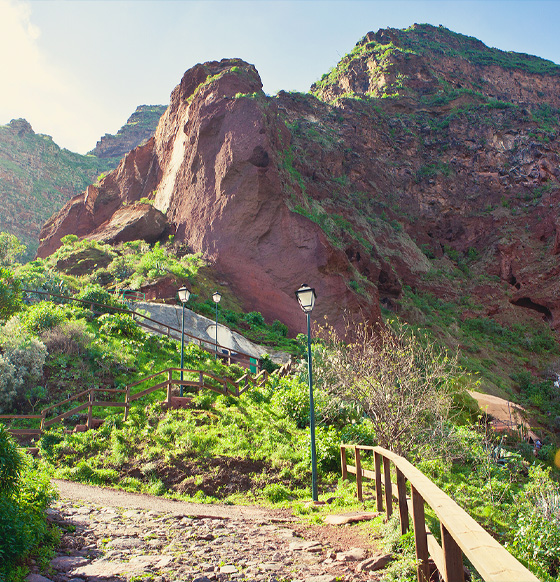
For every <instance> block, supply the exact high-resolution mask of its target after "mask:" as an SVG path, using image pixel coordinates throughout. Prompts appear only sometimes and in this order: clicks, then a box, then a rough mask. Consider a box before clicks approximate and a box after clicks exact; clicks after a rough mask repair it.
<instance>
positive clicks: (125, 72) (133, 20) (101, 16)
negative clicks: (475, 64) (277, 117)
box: [0, 0, 560, 154]
mask: <svg viewBox="0 0 560 582" xmlns="http://www.w3.org/2000/svg"><path fill="white" fill-rule="evenodd" d="M415 22H417V23H430V24H434V25H439V24H443V25H444V26H446V27H447V28H449V29H451V30H453V31H454V32H459V33H462V34H466V35H469V36H474V37H476V38H478V39H480V40H482V41H483V42H484V43H485V44H487V45H488V46H491V47H496V48H499V49H502V50H508V51H516V52H523V53H529V54H533V55H537V56H539V57H543V58H546V59H549V60H551V61H554V62H555V63H559V64H560V35H559V34H558V22H560V0H534V1H531V0H500V1H494V0H465V1H462V0H454V1H447V0H430V1H423V0H402V1H401V0H379V1H378V0H361V1H354V0H345V1H342V2H341V1H338V0H332V1H324V0H292V1H288V0H286V1H284V0H277V1H276V0H272V1H270V0H245V1H237V0H221V1H217V0H216V1H213V0H209V1H197V0H126V1H125V0H31V1H23V0H0V79H1V85H0V88H1V91H0V125H4V124H6V123H9V121H10V120H11V119H14V118H20V117H23V118H25V119H27V120H28V121H29V122H30V123H31V125H32V126H33V129H34V130H35V131H36V132H37V133H43V134H47V135H50V136H52V138H53V139H54V141H55V143H57V144H58V145H59V146H61V147H65V148H67V149H69V150H71V151H75V152H79V153H82V154H83V153H86V152H87V151H89V150H91V149H92V148H93V147H95V143H96V142H97V140H98V139H99V138H100V137H101V136H102V135H104V134H105V133H116V132H117V131H118V129H119V128H120V127H121V126H122V125H123V124H124V123H125V122H126V120H127V118H128V117H129V116H130V115H131V114H132V113H133V112H134V110H135V109H136V107H137V106H138V105H142V104H150V105H155V104H165V105H167V104H168V103H169V96H170V93H171V91H172V90H173V88H174V87H175V86H176V85H177V84H178V83H179V81H180V80H181V77H182V76H183V73H184V72H185V71H186V70H187V69H189V68H191V67H192V66H194V65H195V64H197V63H200V62H205V61H210V60H220V59H222V58H231V57H239V58H242V59H244V60H246V61H248V62H249V63H252V64H254V65H255V66H256V68H257V70H258V71H259V73H260V75H261V79H262V81H263V85H264V90H265V92H266V93H268V94H271V95H274V94H276V93H277V92H278V91H279V90H281V89H284V90H287V91H290V90H297V91H307V90H309V87H310V85H311V84H312V83H313V82H314V81H316V80H317V79H319V78H320V77H321V75H322V74H323V73H325V72H327V71H328V70H329V69H330V68H331V67H333V66H334V65H336V63H337V62H338V61H339V60H340V58H341V57H342V56H344V55H345V54H346V53H348V52H349V51H350V50H352V48H353V47H354V45H355V44H356V42H358V41H359V40H360V39H361V38H362V37H363V36H364V35H365V34H366V33H367V32H369V31H371V30H372V31H377V30H378V29H380V28H388V27H391V28H406V27H408V26H410V25H411V24H413V23H415Z"/></svg>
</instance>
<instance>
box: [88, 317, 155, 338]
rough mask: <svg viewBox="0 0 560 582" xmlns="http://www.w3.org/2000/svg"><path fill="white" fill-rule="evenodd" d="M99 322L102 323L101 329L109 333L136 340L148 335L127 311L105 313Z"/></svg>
mask: <svg viewBox="0 0 560 582" xmlns="http://www.w3.org/2000/svg"><path fill="white" fill-rule="evenodd" d="M99 323H100V324H101V326H100V328H99V331H100V332H102V333H106V334H108V335H119V336H123V337H127V338H130V339H134V340H142V339H143V338H144V337H145V335H146V334H145V333H144V331H142V330H141V329H140V327H138V324H137V323H136V322H135V321H134V320H133V319H132V317H131V316H130V315H127V314H126V313H114V314H109V313H105V314H103V315H102V316H101V317H100V318H99Z"/></svg>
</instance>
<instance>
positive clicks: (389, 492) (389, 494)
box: [383, 457, 393, 519]
mask: <svg viewBox="0 0 560 582" xmlns="http://www.w3.org/2000/svg"><path fill="white" fill-rule="evenodd" d="M383 476H384V477H385V479H384V485H385V508H386V511H387V519H388V518H389V517H391V515H393V488H392V483H391V461H389V459H387V458H386V457H385V458H384V459H383Z"/></svg>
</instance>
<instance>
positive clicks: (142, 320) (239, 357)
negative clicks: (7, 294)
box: [23, 289, 260, 372]
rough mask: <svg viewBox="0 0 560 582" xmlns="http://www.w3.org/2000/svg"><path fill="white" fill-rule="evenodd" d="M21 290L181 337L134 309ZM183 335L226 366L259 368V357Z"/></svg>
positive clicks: (30, 294) (173, 328)
mask: <svg viewBox="0 0 560 582" xmlns="http://www.w3.org/2000/svg"><path fill="white" fill-rule="evenodd" d="M23 291H24V293H26V294H27V295H28V296H32V295H39V296H42V297H45V300H47V301H48V300H50V298H51V297H54V298H56V299H62V300H64V301H72V302H75V303H81V304H83V305H85V306H86V307H88V308H90V309H91V310H92V311H93V312H94V313H97V314H99V313H106V311H107V310H111V311H114V312H115V313H125V314H127V315H130V316H131V317H132V319H133V320H134V321H136V323H138V325H140V326H142V327H144V328H146V329H148V330H150V331H152V332H154V333H157V334H161V335H166V336H167V337H170V338H172V339H176V340H180V339H181V335H182V332H181V330H180V329H177V328H175V327H172V326H171V325H168V324H166V323H162V322H160V321H157V320H156V319H152V318H151V317H148V316H147V315H142V314H141V313H137V312H135V311H129V310H128V309H124V308H121V307H113V306H111V305H105V304H103V303H95V302H93V301H86V300H84V299H77V298H76V297H70V296H69V295H59V294H57V293H50V292H49V291H34V290H32V289H24V290H23ZM184 335H185V338H186V339H187V341H189V342H194V343H197V344H198V345H199V346H200V347H201V348H203V349H204V350H206V351H208V352H211V353H217V356H218V358H220V359H221V360H222V361H224V363H227V364H228V366H229V365H231V364H239V365H240V366H242V367H244V368H251V367H254V368H255V369H256V371H257V372H258V371H259V370H260V361H259V358H255V357H254V356H251V355H249V354H245V353H244V352H234V351H233V350H230V349H229V348H226V347H224V346H221V345H220V344H219V343H218V344H217V345H216V342H212V341H210V340H206V339H203V338H200V337H198V336H195V335H192V334H190V333H187V332H185V334H184Z"/></svg>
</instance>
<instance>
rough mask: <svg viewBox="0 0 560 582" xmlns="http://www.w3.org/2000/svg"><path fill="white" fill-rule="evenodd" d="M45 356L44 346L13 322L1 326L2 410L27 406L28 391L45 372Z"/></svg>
mask: <svg viewBox="0 0 560 582" xmlns="http://www.w3.org/2000/svg"><path fill="white" fill-rule="evenodd" d="M16 323H17V322H16ZM10 332H11V333H10ZM46 355H47V349H46V347H45V345H44V344H43V343H42V342H40V341H39V340H37V339H36V338H34V337H32V336H30V335H28V334H27V333H25V332H24V331H23V330H22V329H21V327H20V326H18V325H16V324H14V323H12V321H10V322H9V323H8V324H6V325H5V326H4V327H3V328H1V329H0V412H4V413H5V412H7V411H9V410H12V409H14V408H16V409H21V408H23V407H24V405H25V394H26V392H28V391H29V390H32V389H34V388H35V386H36V383H37V381H38V380H39V379H40V378H41V376H42V375H43V365H44V363H45V358H46Z"/></svg>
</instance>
